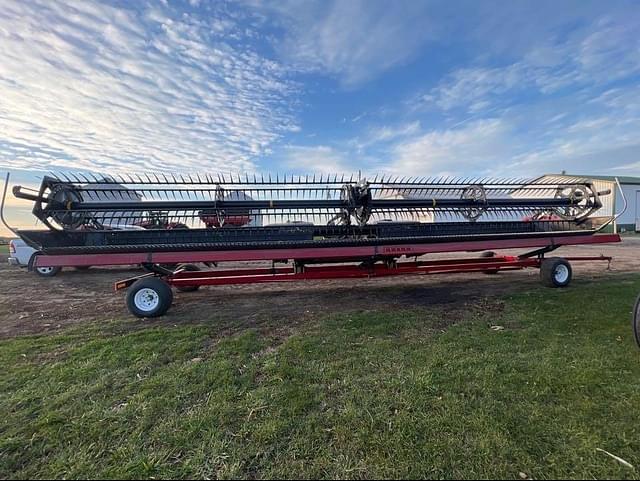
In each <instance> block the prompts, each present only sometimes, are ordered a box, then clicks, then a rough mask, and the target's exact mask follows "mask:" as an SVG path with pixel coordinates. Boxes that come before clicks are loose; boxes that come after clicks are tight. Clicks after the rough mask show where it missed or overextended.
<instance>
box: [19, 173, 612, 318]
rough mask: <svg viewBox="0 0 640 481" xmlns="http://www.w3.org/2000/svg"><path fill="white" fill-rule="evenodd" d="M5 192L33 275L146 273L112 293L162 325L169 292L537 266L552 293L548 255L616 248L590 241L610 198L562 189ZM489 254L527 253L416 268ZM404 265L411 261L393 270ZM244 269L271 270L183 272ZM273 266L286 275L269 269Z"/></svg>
mask: <svg viewBox="0 0 640 481" xmlns="http://www.w3.org/2000/svg"><path fill="white" fill-rule="evenodd" d="M13 193H14V195H15V196H16V197H18V198H21V199H27V200H30V201H32V202H33V204H34V207H33V214H34V215H35V216H36V217H37V218H38V219H39V220H40V221H41V222H42V223H43V224H44V225H45V226H46V227H47V229H46V230H22V231H19V232H18V233H19V235H20V237H22V239H24V240H25V242H27V243H28V244H30V245H31V246H32V247H34V248H35V249H37V250H38V252H39V255H38V256H36V257H35V258H34V260H33V262H32V264H33V267H35V266H37V267H41V266H45V265H46V266H64V265H74V266H79V265H118V264H141V265H143V266H145V268H147V269H148V270H149V271H150V273H149V274H147V275H146V276H142V278H136V279H129V280H126V281H122V282H120V283H117V285H116V288H118V289H120V288H124V287H128V288H129V291H128V295H127V299H128V305H129V308H130V310H131V311H132V312H133V313H134V314H136V315H138V316H157V315H161V314H163V313H164V312H165V311H166V310H167V309H168V307H169V305H170V304H171V289H170V287H169V286H170V285H173V286H175V287H177V288H178V289H180V290H195V289H197V287H199V286H201V285H220V284H233V283H251V282H281V281H291V280H301V279H325V278H336V277H373V276H388V275H399V274H426V273H435V272H461V271H485V272H497V271H499V270H505V269H521V268H524V267H541V268H542V269H541V270H542V273H543V276H546V277H547V284H551V285H558V286H559V285H566V284H567V283H568V282H569V280H570V277H571V269H570V266H569V264H568V262H567V261H566V260H564V259H544V254H545V253H548V252H551V251H552V250H554V249H556V248H558V247H560V246H561V245H568V244H593V243H602V242H616V241H619V237H618V236H615V235H600V234H597V230H596V229H595V228H594V226H592V225H591V222H590V216H591V215H592V214H593V213H594V212H596V211H597V210H598V209H600V208H601V207H602V202H601V197H602V196H606V195H610V194H611V192H609V191H607V192H598V191H597V190H596V189H595V188H594V185H593V183H592V182H591V181H589V180H587V179H585V180H580V181H575V180H567V179H566V178H564V177H563V178H560V177H559V178H545V180H516V179H451V178H446V179H443V178H424V177H423V178H417V177H403V178H399V177H391V176H376V177H370V178H368V179H367V178H363V177H361V176H360V175H358V176H350V177H347V176H338V175H331V176H278V175H276V176H271V175H269V176H264V175H261V176H257V175H221V174H220V175H164V174H160V175H158V174H147V175H137V176H133V175H121V176H112V175H106V176H95V175H86V174H75V175H71V174H63V175H60V176H47V177H45V178H44V179H43V181H42V184H41V186H40V188H39V189H38V190H29V189H25V188H23V187H20V186H16V187H14V189H13ZM123 226H125V227H124V228H123ZM126 226H130V227H131V229H127V228H126ZM116 227H117V228H116ZM141 227H144V229H142V228H141ZM497 248H532V249H534V250H532V251H530V252H528V253H525V254H522V255H521V256H518V257H481V258H478V259H458V260H455V259H454V260H451V261H418V257H419V256H422V255H424V254H428V253H432V252H459V251H487V250H490V249H497ZM403 257H404V258H415V259H414V260H413V261H411V262H409V261H402V262H400V261H401V258H403ZM249 260H261V261H271V263H272V266H271V267H261V268H256V269H234V270H220V269H217V270H211V271H201V272H195V270H196V269H198V268H197V266H195V265H194V264H188V265H184V264H185V263H193V262H205V263H217V262H224V261H249ZM576 260H577V259H576ZM584 260H593V258H585V259H584ZM549 261H552V262H551V263H549ZM280 262H282V263H286V264H288V265H284V266H279V267H276V263H280ZM167 264H169V265H178V264H182V265H181V266H180V267H178V268H174V269H167V268H166V267H163V265H165V266H166V265H167ZM551 264H553V266H552V267H550V266H551ZM550 269H551V270H550ZM553 279H555V281H554V280H553Z"/></svg>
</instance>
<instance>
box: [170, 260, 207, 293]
mask: <svg viewBox="0 0 640 481" xmlns="http://www.w3.org/2000/svg"><path fill="white" fill-rule="evenodd" d="M178 269H184V270H185V271H189V272H196V271H199V270H201V269H200V267H198V266H197V265H195V264H180V265H179V266H178ZM198 289H200V286H182V287H176V290H178V291H180V292H195V291H197V290H198Z"/></svg>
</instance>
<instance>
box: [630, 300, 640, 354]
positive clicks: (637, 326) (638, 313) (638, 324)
mask: <svg viewBox="0 0 640 481" xmlns="http://www.w3.org/2000/svg"><path fill="white" fill-rule="evenodd" d="M631 326H632V327H633V337H634V338H635V340H636V344H637V345H638V347H640V296H638V298H637V299H636V303H635V305H634V306H633V312H632V313H631Z"/></svg>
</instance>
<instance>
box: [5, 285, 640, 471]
mask: <svg viewBox="0 0 640 481" xmlns="http://www.w3.org/2000/svg"><path fill="white" fill-rule="evenodd" d="M638 291H640V278H639V277H638V276H632V277H629V276H626V277H625V276H623V277H619V278H617V279H610V280H607V281H598V282H595V281H594V282H575V283H574V286H573V287H572V288H569V289H563V290H560V289H557V290H550V289H544V288H540V289H535V290H532V291H530V292H523V293H520V294H517V295H514V296H512V297H509V298H505V299H503V300H502V301H500V302H497V303H496V302H495V301H491V300H489V301H486V302H483V303H480V304H477V305H476V306H475V307H473V308H470V309H467V310H466V312H467V313H466V315H464V316H463V318H462V319H458V322H457V324H456V325H455V326H452V327H443V326H445V325H446V323H447V319H446V313H443V312H441V311H436V310H434V311H426V310H406V311H398V312H361V313H353V314H352V315H341V316H336V317H331V318H326V319H322V320H320V321H318V322H314V323H312V324H307V325H304V326H302V327H301V328H300V329H299V330H298V331H297V332H296V333H295V335H293V336H291V337H288V338H287V339H285V340H282V339H278V338H272V337H270V336H269V334H268V333H264V332H258V331H255V330H246V331H244V332H241V333H239V334H236V335H233V336H231V337H222V338H220V337H219V336H220V333H219V332H217V331H216V324H215V318H212V322H211V323H210V324H205V325H200V326H193V325H190V326H178V327H174V328H166V327H164V328H149V329H144V330H140V331H136V332H130V333H125V334H118V335H114V333H113V332H114V331H113V329H109V328H108V327H107V328H106V329H105V328H104V327H96V326H94V327H90V328H87V329H84V330H77V329H76V330H69V331H66V332H65V333H63V334H61V335H56V336H39V337H25V338H18V339H13V340H7V341H3V342H1V343H0V365H2V366H3V368H2V369H1V370H0V412H2V413H3V416H2V418H1V419H0V477H2V478H8V477H18V478H27V477H38V478H45V477H46V478H48V477H55V478H62V477H66V478H83V477H90V478H119V477H123V478H133V477H209V478H232V477H259V478H265V477H286V478H295V477H303V478H311V477H346V478H364V477H394V478H396V477H412V478H413V477H446V478H478V477H480V478H496V477H499V478H504V477H508V478H514V477H516V478H517V477H518V476H519V473H525V474H526V475H527V476H529V477H535V478H540V479H543V478H558V477H559V478H566V477H572V478H578V477H579V478H618V477H620V478H637V477H638V472H637V471H636V470H634V469H629V468H627V467H624V466H622V465H621V464H619V463H618V462H616V461H615V460H613V459H611V458H610V457H608V456H607V455H605V454H604V453H602V452H598V451H596V448H602V449H605V450H607V451H609V452H612V453H614V454H616V455H618V456H620V457H622V458H624V459H626V460H627V461H629V462H631V463H632V464H634V465H640V425H639V423H638V406H640V381H639V380H640V363H639V353H638V350H637V348H636V347H635V345H634V344H633V341H632V339H631V332H630V327H629V313H630V311H631V306H632V303H633V300H634V299H635V296H636V294H637V293H638ZM490 325H500V326H503V327H504V330H502V331H494V330H491V329H490V328H489V326H490ZM197 358H199V359H197Z"/></svg>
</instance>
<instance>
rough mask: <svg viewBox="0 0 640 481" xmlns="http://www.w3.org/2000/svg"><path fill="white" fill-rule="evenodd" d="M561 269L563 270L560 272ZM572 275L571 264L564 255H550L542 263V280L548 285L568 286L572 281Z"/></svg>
mask: <svg viewBox="0 0 640 481" xmlns="http://www.w3.org/2000/svg"><path fill="white" fill-rule="evenodd" d="M560 269H562V272H559V270H560ZM561 274H563V275H561ZM572 275H573V270H572V269H571V264H569V261H567V260H566V259H563V258H562V257H549V258H548V259H544V260H543V261H542V264H541V265H540V280H541V281H542V284H543V285H545V286H547V287H566V286H568V285H569V283H570V282H571V277H572Z"/></svg>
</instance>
